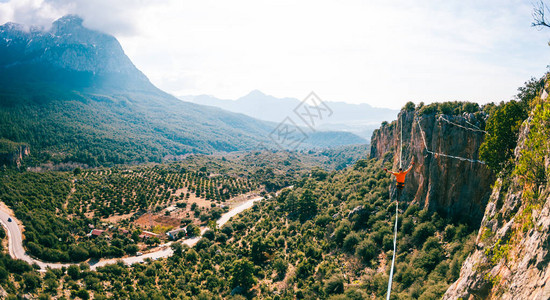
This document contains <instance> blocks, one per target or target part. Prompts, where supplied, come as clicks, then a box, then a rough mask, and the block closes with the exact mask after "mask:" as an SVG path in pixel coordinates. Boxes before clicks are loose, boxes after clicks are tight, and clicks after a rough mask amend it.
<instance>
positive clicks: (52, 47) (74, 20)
mask: <svg viewBox="0 0 550 300" xmlns="http://www.w3.org/2000/svg"><path fill="white" fill-rule="evenodd" d="M82 23H83V20H82V19H81V18H80V17H78V16H75V15H68V16H65V17H62V18H60V19H58V20H57V21H55V22H54V23H53V24H52V26H51V28H50V29H49V30H44V29H42V28H36V27H31V28H25V27H24V26H23V25H19V24H15V23H6V24H4V25H2V26H0V120H2V121H1V122H0V137H1V139H0V141H4V142H6V143H13V142H15V143H23V144H27V145H29V146H30V153H31V156H32V157H33V159H34V160H35V162H36V163H43V162H48V161H49V162H53V163H73V162H76V163H82V164H87V165H91V166H95V165H102V164H119V163H140V162H148V161H156V162H158V161H163V160H165V159H167V158H168V159H170V158H177V157H178V156H181V155H186V154H190V153H214V152H228V151H238V150H255V149H259V148H258V145H259V144H261V145H262V148H268V149H275V148H277V146H279V144H278V143H277V141H276V140H274V139H272V138H271V137H270V134H272V132H273V130H274V129H275V128H276V126H277V124H276V123H271V122H266V121H260V120H258V119H254V118H251V117H248V116H245V115H243V114H237V113H232V112H228V111H224V110H222V109H219V108H213V107H208V106H204V105H198V104H194V103H189V102H184V101H181V100H179V99H177V98H176V97H174V96H172V95H169V94H168V93H165V92H163V91H161V90H160V89H158V88H157V87H155V86H154V85H153V84H152V83H151V82H150V81H149V79H148V78H147V77H146V76H145V75H144V74H143V73H142V72H141V71H139V70H138V69H137V68H136V67H135V66H134V64H133V63H132V62H131V60H130V59H129V58H128V57H127V56H126V54H125V53H124V50H123V49H122V47H121V45H120V44H119V42H118V41H117V40H116V38H115V37H113V36H111V35H108V34H105V33H102V32H99V31H95V30H91V29H88V28H86V27H84V26H83V24H82ZM365 142H366V141H365V140H364V139H362V138H360V137H359V136H357V135H354V134H352V133H348V132H319V131H317V132H313V133H310V134H307V138H306V139H304V140H303V141H302V143H301V144H300V145H294V146H299V147H301V148H315V147H328V146H336V145H346V144H361V143H365ZM0 148H1V147H0ZM283 148H284V147H283ZM287 148H288V147H287Z"/></svg>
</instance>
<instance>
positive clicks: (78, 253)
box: [69, 245, 90, 261]
mask: <svg viewBox="0 0 550 300" xmlns="http://www.w3.org/2000/svg"><path fill="white" fill-rule="evenodd" d="M89 256H90V253H89V252H88V250H86V249H84V248H82V246H80V245H71V247H70V248H69V257H70V258H71V260H72V261H83V260H85V259H87V258H88V257H89Z"/></svg>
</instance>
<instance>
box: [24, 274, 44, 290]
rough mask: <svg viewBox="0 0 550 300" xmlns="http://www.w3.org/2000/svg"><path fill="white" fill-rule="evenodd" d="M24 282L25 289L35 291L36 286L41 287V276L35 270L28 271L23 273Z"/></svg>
mask: <svg viewBox="0 0 550 300" xmlns="http://www.w3.org/2000/svg"><path fill="white" fill-rule="evenodd" d="M23 282H24V284H25V289H26V290H27V291H30V292H32V291H34V290H35V289H36V288H38V287H40V282H41V280H40V276H38V275H37V274H36V273H34V272H27V273H25V274H23Z"/></svg>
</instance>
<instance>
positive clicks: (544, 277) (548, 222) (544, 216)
mask: <svg viewBox="0 0 550 300" xmlns="http://www.w3.org/2000/svg"><path fill="white" fill-rule="evenodd" d="M547 90H548V83H546V86H545V88H544V90H543V91H541V93H540V94H541V95H542V96H541V97H536V98H535V99H534V100H533V101H532V103H531V112H530V115H529V118H527V120H525V121H524V122H523V125H522V127H521V129H520V135H519V139H518V143H517V147H516V148H515V160H514V162H513V165H512V169H511V170H508V171H507V172H503V173H502V174H501V176H500V177H499V178H498V179H497V181H496V183H495V184H494V188H493V191H492V195H491V198H490V200H489V203H488V204H487V207H486V209H485V215H484V217H483V221H482V222H481V227H480V229H479V232H478V235H477V239H476V247H477V249H476V250H475V252H474V253H472V254H471V255H470V256H469V257H468V258H467V259H466V261H465V262H464V264H463V266H462V270H461V272H460V277H459V279H458V280H457V281H456V282H455V283H454V284H452V285H451V286H450V287H449V289H448V290H447V292H446V294H445V296H444V299H549V298H550V267H549V264H548V263H549V262H550V255H549V254H550V253H549V249H550V201H549V200H550V185H549V184H548V174H549V166H550V151H549V149H550V148H549V145H550V143H549V141H548V136H549V134H550V124H549V122H550V103H549V99H548V98H547V95H548V93H547Z"/></svg>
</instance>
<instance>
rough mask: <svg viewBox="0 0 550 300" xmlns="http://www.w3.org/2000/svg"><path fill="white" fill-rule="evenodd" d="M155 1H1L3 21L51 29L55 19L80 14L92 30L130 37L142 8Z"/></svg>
mask: <svg viewBox="0 0 550 300" xmlns="http://www.w3.org/2000/svg"><path fill="white" fill-rule="evenodd" d="M154 3H155V1H152V0H151V1H147V0H141V1H131V0H117V1H110V0H94V1H88V0H76V1H66V0H12V1H6V3H0V23H5V22H8V21H11V22H16V23H21V24H25V25H34V26H41V27H44V28H49V27H50V26H51V23H52V22H53V21H54V20H56V19H58V18H60V17H62V16H64V15H67V14H76V15H79V16H80V17H82V18H83V19H84V26H87V27H89V28H91V29H96V30H100V31H103V32H107V33H110V34H113V35H115V36H128V35H134V34H137V31H136V20H138V19H139V14H140V11H142V10H144V9H148V8H149V7H150V6H151V5H153V4H154Z"/></svg>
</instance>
